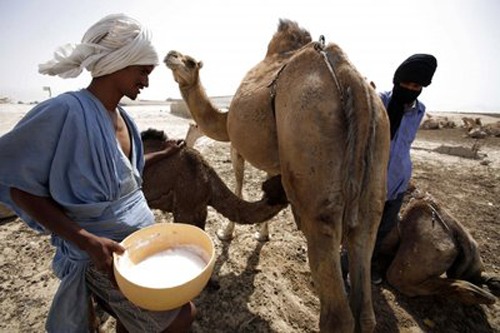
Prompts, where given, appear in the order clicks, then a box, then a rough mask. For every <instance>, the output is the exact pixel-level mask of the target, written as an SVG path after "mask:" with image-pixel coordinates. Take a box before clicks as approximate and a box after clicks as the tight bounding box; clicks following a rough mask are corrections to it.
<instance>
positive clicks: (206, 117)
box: [164, 20, 311, 241]
mask: <svg viewBox="0 0 500 333" xmlns="http://www.w3.org/2000/svg"><path fill="white" fill-rule="evenodd" d="M278 35H279V36H278ZM310 41H311V36H310V34H309V32H307V31H306V30H304V29H301V28H300V27H299V26H298V24H297V23H295V22H292V21H289V20H281V21H280V24H279V28H278V33H277V35H276V36H275V37H274V38H273V40H271V42H270V43H269V45H268V52H267V55H266V58H265V59H264V60H263V61H262V62H261V63H260V64H259V65H257V66H256V67H255V68H254V69H253V70H251V71H250V72H249V73H248V74H247V76H246V77H245V78H244V79H243V82H242V84H241V86H240V88H239V91H240V92H241V93H240V94H238V93H237V94H236V96H235V97H234V98H233V102H232V103H231V105H230V107H229V112H222V111H221V110H219V109H218V108H217V107H216V106H215V105H214V104H213V103H212V102H211V101H210V99H209V98H208V96H207V94H206V92H205V89H204V88H203V86H202V84H201V82H200V78H199V71H200V69H201V68H202V67H203V62H201V61H196V60H195V59H194V58H193V57H191V56H188V55H183V54H181V53H180V52H178V51H170V52H169V53H168V54H167V56H166V57H165V59H164V62H165V64H166V65H167V67H168V68H170V69H171V70H172V73H173V76H174V80H175V81H176V82H177V83H178V84H179V89H180V92H181V95H182V97H183V99H184V101H185V102H186V104H187V105H188V107H189V110H190V112H191V115H192V117H193V119H194V120H195V122H196V123H197V125H198V126H199V127H200V129H201V131H202V132H203V133H204V134H205V135H206V136H208V137H209V138H212V139H214V140H217V141H231V161H232V164H233V169H234V172H235V177H236V188H235V193H236V194H237V195H238V196H239V197H242V187H243V179H244V163H245V160H247V161H249V162H250V163H251V164H252V165H253V166H255V167H256V168H258V169H260V170H263V171H265V172H266V173H267V175H268V177H272V176H275V175H277V174H279V163H278V152H277V141H276V128H275V127H276V125H275V120H274V116H273V114H272V112H270V110H271V106H270V104H269V103H268V102H267V101H265V99H268V98H269V93H270V89H269V87H266V85H267V84H268V83H270V82H271V81H272V80H273V79H274V76H275V75H276V73H277V71H278V70H279V68H280V67H281V66H282V65H283V64H284V63H285V62H286V61H288V59H289V58H290V57H291V56H292V55H293V54H294V52H295V51H296V50H297V49H299V48H300V47H302V46H304V45H306V44H307V43H309V42H310ZM244 87H246V88H249V90H246V91H245V90H244V89H246V88H244ZM247 94H250V96H246V97H245V98H244V99H241V97H244V95H247ZM238 95H242V96H238ZM235 99H236V103H235ZM240 99H241V101H239V100H240ZM255 100H257V101H258V105H257V106H256V107H254V105H252V103H254V101H255ZM248 102H250V104H248ZM263 102H265V103H263ZM233 105H237V107H238V108H239V109H240V110H238V111H232V110H234V109H235V107H234V106H233ZM241 121H243V124H241V123H240V122H241ZM241 127H244V129H243V131H240V129H241ZM256 138H257V140H256ZM234 140H235V141H236V142H233V141H234ZM240 149H243V151H244V153H241V152H240ZM233 231H234V223H232V222H229V223H228V225H227V226H226V228H224V229H223V230H220V231H219V232H218V233H217V235H218V237H219V238H220V239H230V238H232V234H233ZM256 238H257V239H258V240H260V241H266V240H268V239H269V230H268V225H267V223H262V224H261V228H260V230H259V231H258V232H257V234H256Z"/></svg>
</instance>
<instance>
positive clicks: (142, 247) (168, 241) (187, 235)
mask: <svg viewBox="0 0 500 333" xmlns="http://www.w3.org/2000/svg"><path fill="white" fill-rule="evenodd" d="M121 244H122V245H123V246H124V247H125V248H126V249H127V252H128V253H127V255H128V258H127V261H128V264H130V263H132V264H138V263H140V262H141V261H142V260H144V259H146V258H148V257H150V256H151V255H154V254H156V253H158V252H161V251H165V250H168V249H171V248H174V247H177V246H182V245H195V246H197V247H199V248H201V249H203V251H204V252H205V254H206V255H205V256H204V257H206V258H209V260H208V261H207V262H206V266H205V268H203V270H202V271H201V272H200V273H199V274H198V275H197V276H196V277H194V278H192V279H190V280H188V281H186V282H184V283H182V284H180V285H177V286H173V287H167V288H151V287H147V286H143V285H139V284H136V283H134V282H132V281H130V280H129V279H128V278H127V276H124V274H126V272H127V270H126V269H125V268H124V267H122V268H120V260H122V262H124V259H123V255H118V254H116V253H115V254H114V255H113V263H114V272H115V278H116V282H117V284H118V287H119V288H120V290H121V292H122V293H123V294H124V295H125V297H127V299H128V300H130V301H131V302H132V303H134V304H136V305H137V306H139V307H141V308H144V309H147V310H153V311H164V310H171V309H174V308H177V307H180V306H182V305H184V304H186V303H187V302H189V301H190V300H192V299H193V298H195V297H196V296H198V295H199V294H200V293H201V291H202V290H203V288H205V286H206V284H207V282H208V280H209V279H210V276H211V275H212V272H213V269H214V264H215V249H214V244H213V242H212V240H211V239H210V237H209V236H208V234H207V233H206V232H205V231H203V230H201V229H200V228H198V227H195V226H192V225H189V224H184V223H157V224H154V225H152V226H149V227H146V228H143V229H141V230H138V231H136V232H134V233H133V234H131V235H129V236H128V237H127V238H125V239H124V240H123V241H122V242H121ZM123 265H124V264H123ZM176 269H179V268H178V267H172V271H175V270H176ZM151 274H158V273H157V272H154V271H152V272H151ZM129 278H130V277H129Z"/></svg>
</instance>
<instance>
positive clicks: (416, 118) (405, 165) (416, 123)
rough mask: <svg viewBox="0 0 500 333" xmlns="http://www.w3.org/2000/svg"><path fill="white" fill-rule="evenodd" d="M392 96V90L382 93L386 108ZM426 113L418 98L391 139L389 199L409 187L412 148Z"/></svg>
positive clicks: (408, 109)
mask: <svg viewBox="0 0 500 333" xmlns="http://www.w3.org/2000/svg"><path fill="white" fill-rule="evenodd" d="M391 97H392V91H387V92H382V93H380V98H381V99H382V102H383V103H384V106H385V108H386V109H387V106H388V105H389V101H390V100H391ZM424 114H425V105H424V104H423V103H421V102H420V101H419V100H418V99H417V100H416V101H415V103H414V104H413V105H412V106H410V107H408V108H406V109H405V110H404V115H403V118H402V119H401V124H400V125H399V128H398V130H397V131H396V133H395V135H394V138H393V139H392V140H391V148H390V153H389V165H388V167H387V200H394V199H396V197H397V196H398V195H400V194H402V193H404V192H405V191H406V189H407V187H408V183H409V182H410V178H411V173H412V163H411V157H410V148H411V145H412V143H413V141H414V140H415V137H416V136H417V131H418V128H419V127H420V123H421V121H422V118H423V117H424Z"/></svg>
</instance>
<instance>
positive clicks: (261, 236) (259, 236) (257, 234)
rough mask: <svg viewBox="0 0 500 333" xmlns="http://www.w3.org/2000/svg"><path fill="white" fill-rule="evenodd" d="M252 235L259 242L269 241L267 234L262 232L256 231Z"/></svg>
mask: <svg viewBox="0 0 500 333" xmlns="http://www.w3.org/2000/svg"><path fill="white" fill-rule="evenodd" d="M253 237H254V238H255V239H256V240H258V241H259V242H263V243H264V242H268V241H269V235H267V234H262V233H260V232H258V231H257V232H255V233H254V234H253Z"/></svg>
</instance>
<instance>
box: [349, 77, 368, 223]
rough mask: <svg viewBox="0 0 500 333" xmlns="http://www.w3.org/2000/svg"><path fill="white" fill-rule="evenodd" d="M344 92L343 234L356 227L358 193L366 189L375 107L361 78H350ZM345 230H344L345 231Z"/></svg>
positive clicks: (359, 198)
mask: <svg viewBox="0 0 500 333" xmlns="http://www.w3.org/2000/svg"><path fill="white" fill-rule="evenodd" d="M347 81H348V82H346V83H347V88H346V90H345V96H344V97H345V102H344V115H345V119H346V127H347V137H346V149H345V155H344V156H345V157H344V160H343V172H344V175H343V180H344V189H345V202H346V204H345V207H344V218H343V221H344V230H349V229H350V228H354V227H356V226H357V224H358V223H359V221H358V211H359V205H360V200H361V191H362V189H364V188H367V183H368V177H369V175H368V173H369V172H368V170H370V167H371V164H372V163H373V162H372V161H373V150H374V148H373V145H374V141H375V119H374V118H375V112H376V110H375V103H374V101H373V95H372V94H371V93H370V91H369V90H368V89H369V88H368V85H367V84H364V81H363V79H362V78H361V77H355V76H354V75H352V74H351V76H350V77H348V80H347ZM346 227H347V228H346Z"/></svg>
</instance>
